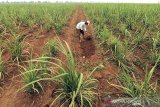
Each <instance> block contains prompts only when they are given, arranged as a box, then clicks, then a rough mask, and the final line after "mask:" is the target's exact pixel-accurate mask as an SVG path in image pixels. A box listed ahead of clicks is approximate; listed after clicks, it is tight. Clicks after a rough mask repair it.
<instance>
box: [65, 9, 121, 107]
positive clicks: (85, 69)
mask: <svg viewBox="0 0 160 107" xmlns="http://www.w3.org/2000/svg"><path fill="white" fill-rule="evenodd" d="M86 20H88V18H87V17H86V15H85V13H84V11H83V10H82V9H80V8H78V9H76V11H75V13H74V14H73V16H72V19H71V20H70V22H69V24H68V26H66V27H65V29H64V32H63V36H62V39H63V40H65V41H67V43H68V44H69V45H70V47H71V49H72V52H73V53H74V56H75V60H76V62H77V65H78V66H77V69H78V70H79V72H82V73H83V74H85V75H87V74H89V73H90V72H91V71H92V70H93V69H94V68H95V67H96V66H98V65H100V64H101V65H103V66H104V69H103V70H101V71H96V72H95V73H94V75H93V77H94V78H96V79H97V80H98V94H99V96H100V99H98V98H97V101H96V107H103V106H104V104H103V103H104V102H105V101H104V100H103V98H104V99H105V98H106V97H107V95H108V94H112V93H115V92H117V93H119V91H118V90H117V89H114V88H113V87H111V86H109V84H108V83H107V81H110V82H114V83H115V81H116V76H117V75H118V73H119V70H118V68H117V66H115V65H113V64H111V63H110V62H109V61H107V57H105V56H104V55H103V53H104V52H103V50H102V49H101V48H100V47H99V45H98V41H97V40H96V37H95V34H94V28H93V25H92V22H91V25H89V26H87V33H86V35H85V40H84V41H83V42H79V38H78V34H77V31H76V29H75V27H76V24H77V23H78V22H80V21H86Z"/></svg>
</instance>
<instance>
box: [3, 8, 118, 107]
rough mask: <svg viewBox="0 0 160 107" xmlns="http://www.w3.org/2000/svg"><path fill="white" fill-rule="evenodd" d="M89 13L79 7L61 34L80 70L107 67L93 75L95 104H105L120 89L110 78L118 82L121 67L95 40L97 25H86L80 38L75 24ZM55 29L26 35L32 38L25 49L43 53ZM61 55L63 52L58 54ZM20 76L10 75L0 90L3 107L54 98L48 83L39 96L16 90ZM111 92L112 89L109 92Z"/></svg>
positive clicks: (33, 106)
mask: <svg viewBox="0 0 160 107" xmlns="http://www.w3.org/2000/svg"><path fill="white" fill-rule="evenodd" d="M86 19H87V17H86V16H85V13H84V11H83V10H81V9H76V10H75V11H74V13H73V15H72V17H71V18H70V20H69V23H68V25H67V26H66V27H65V28H64V29H63V33H62V35H60V38H61V39H62V40H65V41H67V43H68V44H69V46H70V47H71V49H72V51H73V53H74V56H75V60H76V62H77V70H79V72H82V73H83V74H85V75H87V74H88V73H90V72H91V71H92V70H93V69H94V68H95V67H96V66H98V65H99V64H102V65H104V69H103V70H101V71H98V70H97V71H95V72H94V74H93V77H94V78H96V79H97V80H98V91H97V92H98V95H99V96H97V98H96V99H97V100H96V107H103V106H104V104H103V103H104V101H105V100H104V99H103V97H106V96H107V95H108V94H112V92H118V90H116V89H114V88H111V87H110V85H109V83H108V81H109V82H111V83H112V82H114V83H116V80H115V78H116V77H117V75H118V73H119V70H118V68H117V67H116V66H115V65H113V64H112V63H110V62H109V61H108V60H107V57H105V56H104V55H103V53H104V52H103V50H102V49H101V48H100V47H99V45H98V42H97V41H96V38H95V34H94V28H93V26H92V24H91V25H89V26H88V27H87V33H86V35H85V40H84V41H83V42H81V43H80V42H79V38H78V35H77V33H76V29H75V26H76V24H77V23H78V22H80V21H85V20H86ZM54 35H55V32H54V31H51V32H48V33H43V34H41V36H40V37H38V38H34V37H33V36H31V38H28V39H26V41H27V42H29V44H30V45H29V46H28V47H27V48H26V49H25V50H24V53H25V52H26V51H29V52H30V51H31V50H32V49H33V50H32V53H33V55H34V57H37V56H40V55H41V54H42V52H43V51H44V45H45V44H46V42H47V41H48V40H49V39H52V38H54ZM59 57H60V56H59ZM7 58H8V54H5V55H4V59H7ZM7 72H16V73H15V76H17V75H18V74H19V73H17V72H18V69H17V68H15V69H14V70H13V69H11V71H10V70H8V71H7ZM21 80H22V79H21V78H20V77H15V78H9V80H8V81H7V83H6V84H5V85H4V86H3V90H2V91H1V90H0V91H1V92H0V104H1V107H45V106H47V104H48V103H49V102H50V101H51V100H52V97H51V94H52V91H53V89H54V87H55V86H54V85H51V84H50V83H48V85H45V86H44V88H45V89H44V90H45V92H42V94H41V95H39V96H31V95H28V94H26V92H23V91H21V92H17V90H18V89H19V88H20V87H22V83H21ZM109 92H111V93H109Z"/></svg>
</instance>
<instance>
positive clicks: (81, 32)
mask: <svg viewBox="0 0 160 107" xmlns="http://www.w3.org/2000/svg"><path fill="white" fill-rule="evenodd" d="M83 39H84V31H83V30H80V41H81V40H83Z"/></svg>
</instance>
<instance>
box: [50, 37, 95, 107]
mask: <svg viewBox="0 0 160 107" xmlns="http://www.w3.org/2000/svg"><path fill="white" fill-rule="evenodd" d="M57 41H58V45H57V46H58V48H57V49H59V51H60V52H62V53H63V54H64V55H65V59H66V62H67V63H62V66H61V67H63V68H64V70H65V72H67V73H68V74H67V75H65V76H63V77H60V78H59V79H58V80H57V83H58V89H56V91H55V92H54V95H55V99H54V100H53V102H51V104H50V106H54V105H55V104H56V105H59V106H61V107H66V106H67V107H92V106H93V104H94V102H93V101H94V98H95V95H96V92H95V89H96V86H95V82H96V80H95V79H92V78H91V75H92V73H93V72H94V71H95V70H96V68H95V69H94V70H93V71H92V72H91V74H89V75H88V76H87V77H86V78H85V77H84V75H83V74H82V73H80V72H78V71H77V70H76V64H75V60H74V57H73V54H72V52H71V50H70V48H69V46H68V44H67V42H65V45H63V44H62V42H61V41H60V40H59V39H57ZM60 72H61V71H60ZM57 101H58V102H59V104H57V103H56V102H57Z"/></svg>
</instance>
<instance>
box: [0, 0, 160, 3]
mask: <svg viewBox="0 0 160 107" xmlns="http://www.w3.org/2000/svg"><path fill="white" fill-rule="evenodd" d="M6 1H8V2H24V1H25V2H29V1H34V2H38V1H41V2H44V1H48V2H56V1H59V2H66V1H71V2H110V3H118V2H119V3H160V0H0V2H6Z"/></svg>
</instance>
